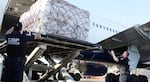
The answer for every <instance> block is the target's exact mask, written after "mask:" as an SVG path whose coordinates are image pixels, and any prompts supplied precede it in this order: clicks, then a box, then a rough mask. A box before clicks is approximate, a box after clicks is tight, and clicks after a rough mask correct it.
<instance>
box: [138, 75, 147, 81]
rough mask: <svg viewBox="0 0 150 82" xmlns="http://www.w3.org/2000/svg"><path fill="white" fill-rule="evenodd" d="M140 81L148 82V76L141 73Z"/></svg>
mask: <svg viewBox="0 0 150 82" xmlns="http://www.w3.org/2000/svg"><path fill="white" fill-rule="evenodd" d="M138 82H148V78H147V77H146V76H144V75H139V76H138Z"/></svg>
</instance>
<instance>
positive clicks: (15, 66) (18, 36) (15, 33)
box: [2, 22, 40, 82]
mask: <svg viewBox="0 0 150 82" xmlns="http://www.w3.org/2000/svg"><path fill="white" fill-rule="evenodd" d="M21 31H22V24H21V22H17V23H16V24H15V25H14V27H12V28H11V29H9V30H8V31H7V32H6V39H7V58H6V61H5V68H4V73H3V75H2V82H22V80H23V70H24V64H25V60H26V58H25V53H26V43H27V41H33V40H35V39H39V38H40V35H39V34H37V35H35V36H34V35H30V36H29V35H26V34H25V33H22V32H21Z"/></svg>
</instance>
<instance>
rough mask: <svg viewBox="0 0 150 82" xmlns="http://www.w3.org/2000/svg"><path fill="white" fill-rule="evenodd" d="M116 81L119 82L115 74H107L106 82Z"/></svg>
mask: <svg viewBox="0 0 150 82" xmlns="http://www.w3.org/2000/svg"><path fill="white" fill-rule="evenodd" d="M116 81H117V78H116V76H115V74H113V73H109V74H107V76H106V79H105V82H116Z"/></svg>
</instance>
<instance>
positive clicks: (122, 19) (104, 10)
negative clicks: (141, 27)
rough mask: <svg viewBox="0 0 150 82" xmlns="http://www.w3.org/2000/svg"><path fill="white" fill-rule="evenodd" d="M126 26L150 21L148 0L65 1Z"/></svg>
mask: <svg viewBox="0 0 150 82" xmlns="http://www.w3.org/2000/svg"><path fill="white" fill-rule="evenodd" d="M66 1H68V2H70V3H72V4H74V5H76V6H78V7H80V8H82V9H86V10H88V11H90V12H94V13H96V14H98V15H100V16H103V17H106V18H108V19H111V20H114V21H116V22H119V23H121V24H123V25H126V26H133V25H135V24H143V23H146V22H148V21H150V0H66Z"/></svg>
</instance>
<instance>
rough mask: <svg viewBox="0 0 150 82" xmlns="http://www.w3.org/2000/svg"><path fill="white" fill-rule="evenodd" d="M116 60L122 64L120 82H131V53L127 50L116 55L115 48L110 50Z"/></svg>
mask: <svg viewBox="0 0 150 82" xmlns="http://www.w3.org/2000/svg"><path fill="white" fill-rule="evenodd" d="M109 53H110V54H111V55H112V57H113V59H114V61H116V62H117V63H119V64H120V77H119V82H129V80H130V78H129V76H130V70H129V64H128V62H129V58H128V56H129V53H128V52H127V51H124V52H123V54H122V56H120V57H116V55H115V52H114V50H111V51H110V52H109Z"/></svg>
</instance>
